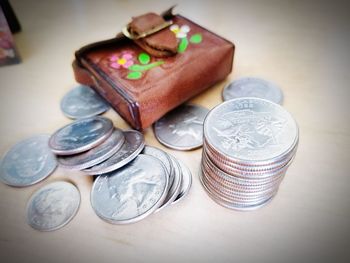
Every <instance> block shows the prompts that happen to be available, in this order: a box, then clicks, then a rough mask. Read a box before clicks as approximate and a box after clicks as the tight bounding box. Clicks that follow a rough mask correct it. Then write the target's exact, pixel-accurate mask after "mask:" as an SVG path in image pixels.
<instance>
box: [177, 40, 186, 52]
mask: <svg viewBox="0 0 350 263" xmlns="http://www.w3.org/2000/svg"><path fill="white" fill-rule="evenodd" d="M187 46H188V40H187V37H184V38H182V39H181V42H180V44H179V46H178V48H177V52H179V53H183V52H185V51H186V49H187Z"/></svg>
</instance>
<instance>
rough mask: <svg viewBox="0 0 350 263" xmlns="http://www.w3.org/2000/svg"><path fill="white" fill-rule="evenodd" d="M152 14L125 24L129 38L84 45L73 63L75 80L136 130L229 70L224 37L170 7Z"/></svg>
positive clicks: (229, 48)
mask: <svg viewBox="0 0 350 263" xmlns="http://www.w3.org/2000/svg"><path fill="white" fill-rule="evenodd" d="M157 16H158V15H155V14H153V13H149V14H146V15H143V16H140V17H136V18H134V19H133V20H132V22H131V23H130V24H129V25H128V28H126V30H128V31H127V32H128V33H129V34H130V36H129V37H130V38H132V39H130V38H128V37H126V36H124V35H122V34H118V35H117V37H115V38H113V39H110V40H106V41H101V42H97V43H93V44H90V45H87V46H85V47H83V48H81V49H80V50H78V51H77V52H76V53H75V57H76V59H75V61H74V62H73V69H74V73H75V78H76V80H77V81H78V82H80V83H81V84H85V85H89V86H91V87H92V88H94V89H95V90H96V91H97V92H98V93H99V94H100V95H101V96H102V97H103V98H105V99H106V100H107V101H108V102H109V104H110V105H111V106H112V107H113V108H114V109H115V110H116V111H117V112H118V113H119V114H120V115H121V116H122V117H123V118H124V119H125V120H126V121H127V122H128V123H129V124H130V125H131V126H132V127H133V128H135V129H138V130H142V129H145V128H147V127H149V126H150V125H151V124H152V123H154V122H155V121H157V120H158V119H159V118H160V117H162V116H163V115H164V114H165V113H167V112H168V111H170V110H172V109H173V108H175V107H177V106H178V105H180V104H182V103H183V102H185V101H187V100H188V99H190V98H192V97H193V96H195V95H197V94H199V93H201V92H202V91H204V90H205V89H207V88H209V87H211V86H212V85H214V84H215V83H217V82H218V81H220V80H222V79H224V78H225V77H226V76H227V75H228V74H229V73H230V72H231V70H232V63H233V54H234V45H233V44H232V43H231V42H230V41H227V40H225V39H223V38H221V37H219V36H218V35H216V34H214V33H212V32H210V31H208V30H206V29H205V28H203V27H201V26H199V25H197V24H196V23H194V22H192V21H190V20H189V19H187V18H185V17H183V16H181V15H172V14H171V10H169V11H167V12H165V13H163V14H162V15H161V16H158V17H160V18H161V19H158V17H157ZM164 22H165V23H168V24H165V25H164V26H163V24H164ZM170 23H172V24H171V25H169V24H170ZM152 31H155V32H152ZM143 33H145V34H143ZM174 43H175V48H174Z"/></svg>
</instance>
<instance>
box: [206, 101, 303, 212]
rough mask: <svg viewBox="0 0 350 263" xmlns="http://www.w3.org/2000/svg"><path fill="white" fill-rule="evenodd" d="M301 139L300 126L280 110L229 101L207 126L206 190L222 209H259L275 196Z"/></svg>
mask: <svg viewBox="0 0 350 263" xmlns="http://www.w3.org/2000/svg"><path fill="white" fill-rule="evenodd" d="M298 138H299V137H298V127H297V124H296V122H295V120H294V119H293V117H292V116H291V115H290V114H289V113H288V112H287V111H286V110H285V109H284V108H283V107H281V106H280V105H278V104H275V103H273V102H270V101H268V100H264V99H259V98H238V99H233V100H229V101H226V102H224V103H222V104H220V105H218V106H216V107H215V108H214V109H213V110H211V111H210V112H209V114H208V116H207V118H206V119H205V122H204V145H203V153H202V163H201V174H200V180H201V182H202V185H203V186H204V188H205V190H206V191H207V193H208V194H209V196H210V197H211V198H212V199H213V200H214V201H216V202H217V203H219V204H220V205H222V206H225V207H227V208H231V209H236V210H253V209H256V208H259V207H261V206H263V205H265V204H267V203H268V202H269V201H270V200H271V199H272V198H273V197H274V196H275V195H276V193H277V191H278V187H279V185H280V183H281V181H282V179H283V177H284V175H285V173H286V171H287V168H288V167H289V165H290V164H291V162H292V160H293V158H294V156H295V153H296V149H297V145H298Z"/></svg>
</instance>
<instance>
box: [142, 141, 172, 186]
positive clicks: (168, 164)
mask: <svg viewBox="0 0 350 263" xmlns="http://www.w3.org/2000/svg"><path fill="white" fill-rule="evenodd" d="M142 153H143V154H147V155H151V156H153V157H156V158H158V159H159V160H160V161H161V162H162V163H163V164H164V166H165V168H166V170H167V173H168V175H169V186H171V185H172V184H173V181H174V178H175V174H174V173H175V171H174V169H175V168H174V167H173V164H172V161H171V159H170V157H169V155H168V154H167V153H166V152H164V151H162V150H161V149H158V148H156V147H152V146H149V145H146V146H145V148H144V149H143V150H142Z"/></svg>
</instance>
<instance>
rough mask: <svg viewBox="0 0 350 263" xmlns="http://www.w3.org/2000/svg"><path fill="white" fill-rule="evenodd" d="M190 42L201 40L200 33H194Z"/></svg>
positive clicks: (197, 42)
mask: <svg viewBox="0 0 350 263" xmlns="http://www.w3.org/2000/svg"><path fill="white" fill-rule="evenodd" d="M190 42H191V43H193V44H199V43H200V42H202V35H201V34H194V35H192V36H191V38H190Z"/></svg>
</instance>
